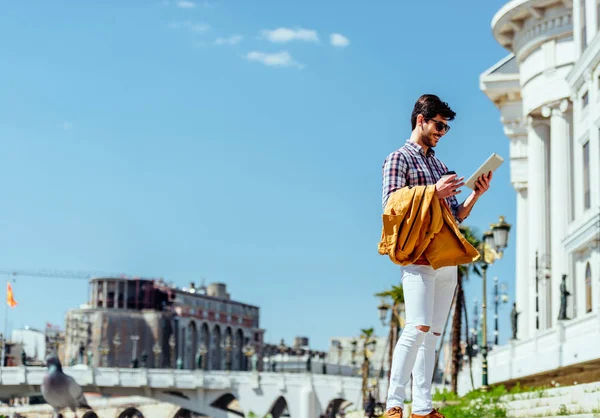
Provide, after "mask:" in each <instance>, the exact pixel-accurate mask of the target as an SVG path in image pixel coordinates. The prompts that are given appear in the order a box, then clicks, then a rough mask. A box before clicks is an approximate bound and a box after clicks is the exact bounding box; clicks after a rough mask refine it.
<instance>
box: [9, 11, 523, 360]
mask: <svg viewBox="0 0 600 418" xmlns="http://www.w3.org/2000/svg"><path fill="white" fill-rule="evenodd" d="M503 3H504V1H500V0H493V1H490V0H488V1H485V2H467V1H462V2H460V1H459V2H445V1H441V0H440V1H431V2H427V4H425V3H421V4H419V5H418V4H417V2H398V1H380V2H373V3H369V4H367V3H365V2H347V1H340V0H333V1H327V2H322V1H315V0H305V1H302V2H294V3H292V2H281V1H274V0H273V1H260V2H242V1H232V0H209V2H202V1H200V0H198V1H169V2H161V1H160V0H157V1H134V0H131V1H127V2H122V1H103V2H91V1H86V2H68V3H65V2H59V3H56V2H38V3H36V4H35V6H32V5H31V3H22V2H11V3H9V4H6V5H5V6H4V8H3V12H2V14H1V15H0V37H1V38H2V39H4V42H3V46H2V48H0V62H1V63H2V64H1V65H0V79H1V80H2V83H1V86H2V87H1V95H0V141H1V142H0V143H1V145H2V152H1V153H0V176H1V178H2V196H3V204H2V205H1V207H0V235H1V236H2V237H3V239H2V240H0V268H8V269H17V268H18V269H33V270H35V269H68V270H101V271H109V272H123V273H126V274H131V275H142V276H150V277H165V278H166V279H167V280H171V281H174V282H175V283H177V284H179V285H187V284H188V283H189V282H190V281H197V282H198V281H200V280H201V278H203V277H204V278H206V280H207V281H208V282H210V281H220V282H225V283H227V285H228V287H229V290H230V292H231V294H232V297H234V298H236V299H238V300H241V301H244V302H247V303H251V304H255V305H258V306H260V307H261V308H262V310H261V315H262V316H261V324H262V326H263V327H264V328H265V329H266V330H267V334H266V338H267V340H269V341H271V342H278V341H279V339H280V338H285V339H286V341H288V342H291V340H292V338H293V337H294V336H295V335H305V336H308V337H310V339H311V343H312V345H313V346H314V347H315V348H319V349H324V348H326V347H327V344H328V340H329V337H331V336H337V335H354V334H357V333H358V332H359V330H360V328H364V327H370V326H375V327H376V330H377V332H379V333H383V332H385V330H384V329H383V328H382V327H381V326H380V325H379V320H378V314H377V310H376V307H377V304H378V302H379V300H377V299H376V298H375V297H373V296H372V295H373V294H374V293H375V292H378V291H380V290H383V289H386V288H388V287H389V286H391V285H392V284H396V283H398V280H399V269H398V267H397V266H395V265H393V264H392V263H391V262H390V261H389V260H388V259H387V258H385V257H382V256H380V255H379V254H378V253H377V243H378V241H379V238H380V234H381V218H380V215H381V204H380V202H381V164H382V162H383V160H384V158H385V157H386V155H387V154H388V153H389V152H391V151H393V150H394V149H396V148H398V147H400V146H401V145H402V144H403V143H404V141H405V139H406V138H407V137H408V136H409V134H410V112H411V110H412V106H413V104H414V101H415V100H416V99H417V97H418V96H419V95H421V94H422V93H435V94H438V95H440V96H441V97H442V98H443V99H444V100H446V101H448V102H449V103H450V105H451V106H452V107H453V108H454V110H456V112H457V113H458V116H457V119H456V120H455V121H454V122H453V123H452V130H451V131H450V133H449V134H448V135H447V136H446V137H444V138H443V139H442V141H441V143H440V144H439V146H438V147H437V152H438V156H440V157H441V158H442V159H443V160H444V161H445V162H446V163H447V165H448V166H449V167H450V168H451V169H454V170H456V171H457V172H458V173H459V174H461V175H464V176H465V177H468V176H469V175H470V174H471V173H472V172H473V171H474V170H475V169H476V168H477V167H478V166H479V165H480V164H481V163H482V162H483V161H484V160H485V159H486V158H487V157H488V156H489V155H490V154H491V153H492V152H497V153H499V154H500V155H503V156H504V157H506V158H507V159H508V139H507V138H506V137H504V135H503V133H502V126H501V123H500V115H499V112H498V111H497V109H495V107H494V106H493V104H492V103H491V102H490V101H489V100H488V99H487V98H486V97H485V96H484V94H483V93H481V92H480V90H479V75H480V73H481V72H483V71H484V70H486V69H487V68H489V67H490V66H492V65H493V64H494V63H495V62H497V61H498V60H500V59H501V58H503V57H504V56H505V55H506V54H507V51H505V50H503V49H502V48H501V47H500V46H499V45H498V44H497V43H496V42H495V41H494V39H493V38H492V35H491V30H490V21H491V19H492V16H493V15H494V13H495V12H496V11H497V10H498V9H499V8H500V7H501V6H502V4H503ZM332 34H337V35H335V36H334V37H333V38H332ZM332 39H333V40H334V41H335V42H333V44H332ZM467 193H468V190H467V189H464V191H463V193H462V194H461V195H459V197H461V200H462V199H464V198H465V197H466V196H467ZM514 205H515V194H514V191H513V189H512V187H511V185H510V182H509V164H508V163H505V164H504V165H503V166H502V167H501V168H500V169H499V170H498V171H497V173H496V176H495V177H494V180H493V188H492V190H491V191H490V192H489V193H488V194H487V195H485V196H484V197H483V198H482V199H481V200H480V201H479V203H478V204H477V206H476V207H475V209H474V211H473V213H472V215H471V217H470V218H468V220H467V221H465V223H466V224H468V225H470V226H473V227H475V228H478V229H479V230H480V231H484V230H485V229H486V228H487V226H488V225H489V224H490V223H492V222H495V221H496V219H497V216H498V215H506V217H507V221H508V222H509V223H512V224H513V225H514V221H515V207H514ZM513 232H514V231H513ZM514 250H515V240H514V234H513V235H512V237H511V242H510V247H509V248H508V250H507V252H506V257H505V259H504V260H503V261H501V262H499V263H498V264H497V265H495V266H493V267H491V268H490V270H489V273H490V278H491V277H493V276H495V275H496V276H498V277H500V279H501V280H502V281H506V282H507V283H508V284H509V292H510V294H511V297H512V295H513V292H514ZM480 285H481V280H480V279H478V278H476V277H474V278H472V279H471V281H470V283H469V284H468V285H467V286H468V289H467V298H468V302H469V304H470V306H469V309H470V310H471V309H472V306H471V304H472V301H473V298H475V297H478V298H479V299H481V296H480V292H481V286H480ZM14 289H15V296H16V299H17V301H18V302H19V305H18V307H17V308H15V309H14V310H11V311H10V316H9V323H10V324H11V327H21V326H24V325H31V326H43V325H44V324H45V322H46V321H49V322H52V323H56V324H63V322H64V316H65V313H66V311H67V310H68V309H69V308H73V307H77V306H78V305H79V304H80V303H83V302H85V301H86V300H87V283H86V282H85V281H79V282H78V281H73V280H65V279H58V280H57V279H53V280H51V279H40V278H26V277H23V278H20V279H18V281H17V283H15V284H14ZM2 311H3V310H2ZM509 311H510V307H508V306H507V307H505V308H504V310H503V315H504V317H505V318H503V321H502V323H501V325H502V328H503V329H502V331H501V335H502V337H503V340H506V338H507V335H508V333H509V325H508V324H509V322H508V314H509ZM469 313H471V311H469ZM2 315H3V314H2ZM490 325H492V323H491V322H490Z"/></svg>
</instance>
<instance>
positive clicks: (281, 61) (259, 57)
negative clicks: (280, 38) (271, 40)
mask: <svg viewBox="0 0 600 418" xmlns="http://www.w3.org/2000/svg"><path fill="white" fill-rule="evenodd" d="M245 58H246V59H247V60H248V61H256V62H260V63H262V64H264V65H268V66H269V67H296V68H299V69H302V68H304V65H302V64H300V63H299V62H297V61H295V60H294V58H292V56H291V55H290V53H289V52H287V51H281V52H276V53H272V54H270V53H268V52H261V51H252V52H248V53H247V54H246V55H245Z"/></svg>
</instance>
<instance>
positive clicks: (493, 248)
mask: <svg viewBox="0 0 600 418" xmlns="http://www.w3.org/2000/svg"><path fill="white" fill-rule="evenodd" d="M490 227H491V230H489V231H486V232H484V233H483V239H482V241H483V243H482V245H481V253H482V254H481V256H482V257H481V260H482V262H481V268H482V270H483V274H482V279H483V302H482V303H481V310H482V312H483V324H482V334H483V338H482V347H481V353H482V355H483V363H482V373H481V375H482V385H481V390H482V391H484V392H487V390H488V389H489V385H488V362H487V354H488V344H487V268H488V266H489V265H490V264H493V263H494V261H496V260H500V259H501V258H502V253H503V251H504V249H505V248H506V245H507V244H508V233H509V231H510V225H509V224H507V223H506V222H505V221H504V216H500V219H499V222H498V223H497V224H492V225H490Z"/></svg>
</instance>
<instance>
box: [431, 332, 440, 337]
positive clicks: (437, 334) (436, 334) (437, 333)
mask: <svg viewBox="0 0 600 418" xmlns="http://www.w3.org/2000/svg"><path fill="white" fill-rule="evenodd" d="M432 334H433V335H435V336H436V337H439V336H440V335H442V334H440V333H439V332H432Z"/></svg>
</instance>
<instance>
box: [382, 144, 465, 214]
mask: <svg viewBox="0 0 600 418" xmlns="http://www.w3.org/2000/svg"><path fill="white" fill-rule="evenodd" d="M446 171H448V167H446V164H444V163H443V162H441V161H440V160H439V159H438V158H437V157H436V156H435V151H434V150H432V149H431V148H429V149H428V150H427V155H425V152H423V148H421V146H420V145H418V144H416V143H414V142H412V141H410V140H408V141H406V144H404V146H403V147H402V148H400V149H398V150H396V151H394V152H392V153H391V154H390V155H388V156H387V158H386V159H385V161H384V162H383V199H382V206H383V208H384V209H385V205H386V204H387V201H388V199H389V197H390V195H391V194H392V192H394V191H396V190H398V189H401V188H403V187H414V186H428V185H431V184H436V183H437V182H438V180H439V179H440V178H441V177H442V175H444V173H445V172H446ZM445 200H446V202H447V203H448V206H449V207H450V209H451V210H452V214H453V215H454V218H455V219H456V220H457V221H458V223H460V222H462V219H460V218H459V217H458V216H457V210H458V200H457V199H456V196H450V197H447V198H446V199H445Z"/></svg>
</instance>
